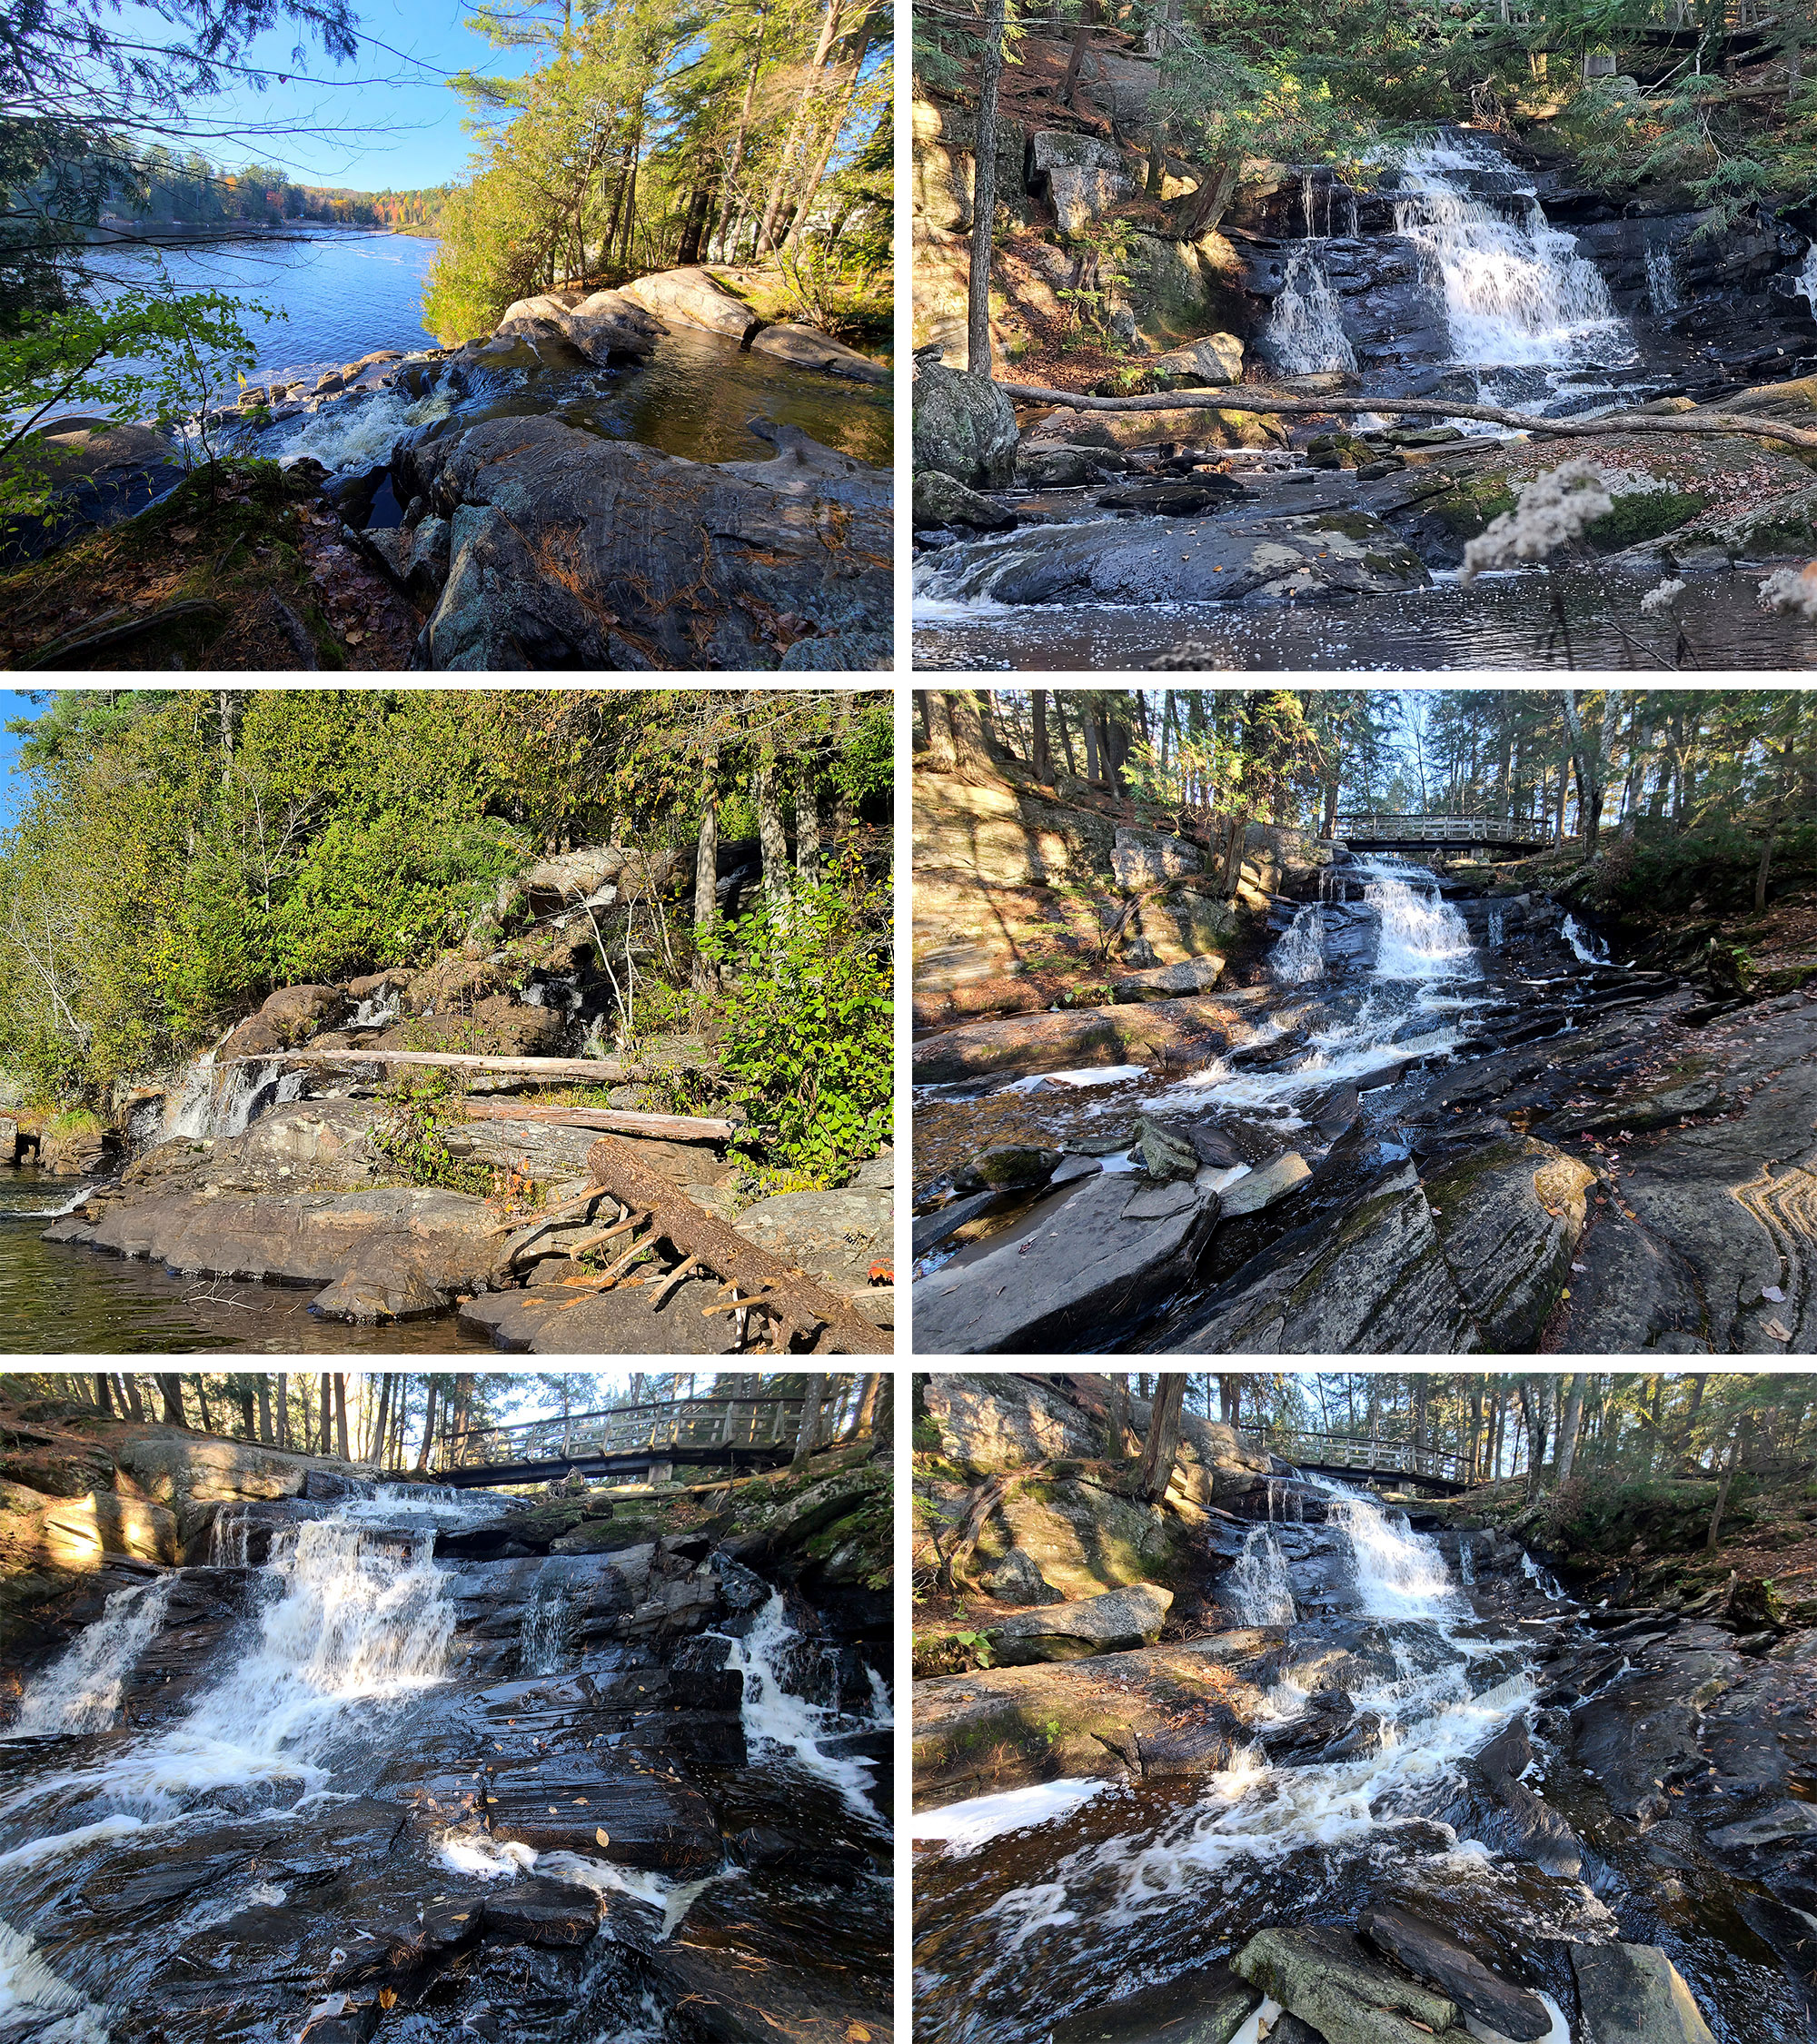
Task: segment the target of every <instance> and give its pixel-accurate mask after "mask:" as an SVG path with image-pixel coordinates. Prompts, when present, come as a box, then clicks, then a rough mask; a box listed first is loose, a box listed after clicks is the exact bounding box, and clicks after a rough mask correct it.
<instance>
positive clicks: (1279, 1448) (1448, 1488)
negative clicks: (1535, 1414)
mask: <svg viewBox="0 0 1817 2044" xmlns="http://www.w3.org/2000/svg"><path fill="white" fill-rule="evenodd" d="M1240 1438H1241V1439H1242V1440H1243V1441H1244V1443H1245V1444H1246V1445H1247V1446H1249V1447H1252V1448H1260V1449H1262V1450H1263V1451H1264V1452H1265V1453H1266V1454H1273V1455H1279V1456H1280V1458H1281V1460H1282V1461H1283V1462H1290V1463H1292V1464H1293V1465H1294V1467H1295V1468H1296V1469H1303V1470H1305V1471H1306V1473H1307V1474H1308V1475H1311V1476H1338V1477H1342V1478H1343V1479H1344V1480H1345V1482H1346V1483H1362V1484H1365V1485H1366V1486H1367V1487H1369V1488H1371V1489H1380V1490H1389V1489H1393V1490H1419V1491H1430V1492H1432V1493H1434V1494H1435V1495H1436V1496H1439V1497H1458V1496H1461V1495H1462V1494H1463V1493H1464V1492H1465V1491H1467V1490H1470V1489H1471V1488H1472V1487H1473V1485H1474V1479H1473V1478H1472V1476H1471V1474H1470V1464H1469V1460H1468V1458H1467V1457H1466V1456H1464V1455H1456V1454H1450V1453H1449V1452H1448V1451H1446V1450H1445V1449H1444V1448H1423V1447H1419V1446H1416V1445H1415V1444H1414V1443H1413V1442H1412V1441H1382V1440H1375V1441H1357V1440H1353V1439H1351V1438H1349V1437H1348V1436H1345V1435H1340V1434H1307V1433H1302V1432H1299V1431H1298V1430H1296V1429H1294V1428H1290V1427H1259V1428H1258V1427H1244V1428H1243V1429H1242V1430H1241V1434H1240Z"/></svg>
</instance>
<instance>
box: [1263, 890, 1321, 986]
mask: <svg viewBox="0 0 1817 2044" xmlns="http://www.w3.org/2000/svg"><path fill="white" fill-rule="evenodd" d="M1268 970H1269V971H1270V972H1271V973H1273V974H1274V976H1275V977H1276V979H1278V980H1279V981H1280V982H1281V983H1282V984H1283V985H1284V986H1287V987H1304V986H1306V984H1307V983H1308V982H1309V981H1311V980H1314V979H1323V978H1324V977H1325V916H1324V913H1323V911H1322V910H1321V909H1320V908H1319V905H1318V903H1317V902H1316V901H1314V902H1309V903H1307V905H1306V907H1305V908H1302V909H1300V910H1299V911H1298V912H1297V913H1296V915H1295V917H1294V919H1293V921H1292V922H1291V923H1290V924H1289V925H1288V926H1287V928H1286V933H1285V934H1284V935H1283V937H1282V938H1281V941H1280V942H1279V943H1278V944H1276V947H1275V948H1274V950H1273V951H1272V952H1270V953H1269V956H1268Z"/></svg>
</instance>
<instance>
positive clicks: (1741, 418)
mask: <svg viewBox="0 0 1817 2044" xmlns="http://www.w3.org/2000/svg"><path fill="white" fill-rule="evenodd" d="M997 387H998V390H999V391H1001V392H1003V394H1004V396H1005V397H1007V398H1011V399H1013V400H1014V401H1015V402H1017V403H1018V404H1058V405H1065V406H1066V407H1067V409H1068V410H1070V411H1074V412H1275V413H1283V414H1286V416H1288V417H1302V418H1303V417H1306V416H1309V415H1312V416H1316V415H1319V414H1322V413H1326V412H1395V413H1396V414H1397V415H1401V416H1406V417H1411V418H1415V419H1481V420H1483V421H1484V422H1487V423H1488V424H1490V425H1492V426H1509V427H1512V428H1513V429H1514V431H1515V432H1526V433H1544V434H1547V435H1550V436H1552V437H1554V438H1557V439H1576V440H1600V439H1601V438H1603V436H1604V434H1607V433H1675V434H1679V435H1683V434H1690V435H1692V436H1693V437H1695V438H1709V437H1710V436H1712V435H1714V434H1721V433H1743V434H1746V435H1748V436H1749V437H1751V438H1752V439H1754V440H1776V441H1781V442H1783V443H1784V444H1785V445H1786V446H1788V447H1817V431H1812V428H1810V427H1808V426H1788V425H1786V424H1784V423H1783V422H1782V421H1780V420H1777V419H1762V418H1759V417H1757V416H1755V415H1754V414H1753V413H1752V412H1610V413H1608V414H1607V415H1606V416H1605V417H1603V418H1600V419H1541V418H1538V417H1536V416H1535V415H1534V413H1533V412H1510V411H1509V410H1508V409H1507V408H1506V407H1505V406H1504V405H1499V404H1468V403H1465V402H1462V401H1455V400H1453V399H1450V398H1383V397H1367V398H1365V397H1355V396H1349V397H1346V396H1342V395H1340V394H1339V393H1337V392H1332V393H1331V395H1330V396H1328V397H1284V396H1282V395H1281V394H1280V393H1279V392H1275V391H1265V390H1250V389H1249V388H1248V387H1247V386H1246V385H1245V384H1241V383H1233V384H1231V385H1229V386H1228V387H1226V388H1225V389H1222V390H1210V391H1167V392H1161V393H1157V395H1156V396H1153V397H1120V398H1116V397H1110V398H1107V397H1087V395H1086V394H1085V393H1084V392H1082V391H1050V390H1048V389H1047V388H1046V386H1045V385H1043V384H1039V383H1002V382H999V383H998V386H997Z"/></svg>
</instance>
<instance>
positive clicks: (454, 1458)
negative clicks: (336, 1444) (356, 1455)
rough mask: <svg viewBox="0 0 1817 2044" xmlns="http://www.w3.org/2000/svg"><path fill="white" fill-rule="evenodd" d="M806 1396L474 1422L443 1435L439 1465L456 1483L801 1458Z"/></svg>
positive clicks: (482, 1485) (732, 1471)
mask: <svg viewBox="0 0 1817 2044" xmlns="http://www.w3.org/2000/svg"><path fill="white" fill-rule="evenodd" d="M805 1403H806V1401H805V1400H804V1399H801V1398H776V1397H764V1398H757V1397H752V1398H737V1397H730V1398H728V1397H714V1398H670V1399H662V1400H658V1401H655V1402H653V1403H650V1404H641V1405H615V1406H613V1407H611V1409H610V1410H609V1411H606V1412H600V1413H571V1414H569V1415H568V1417H567V1418H566V1419H561V1418H559V1417H558V1418H554V1419H535V1420H521V1421H520V1422H518V1424H515V1425H512V1426H485V1427H473V1428H470V1429H469V1430H468V1431H467V1432H465V1433H462V1434H452V1435H451V1436H450V1437H449V1439H448V1441H447V1442H446V1443H445V1444H443V1447H442V1454H441V1456H440V1459H439V1461H438V1464H437V1466H436V1467H435V1468H434V1469H433V1470H432V1472H431V1473H432V1476H433V1478H434V1480H435V1482H437V1483H448V1484H452V1486H453V1487H454V1488H455V1489H457V1490H487V1489H497V1488H501V1487H502V1486H504V1485H506V1484H510V1483H560V1482H561V1480H562V1479H563V1478H564V1477H566V1476H568V1475H570V1474H571V1473H576V1472H578V1473H580V1474H581V1475H582V1476H609V1477H613V1478H616V1479H617V1480H618V1481H620V1482H621V1483H623V1482H629V1481H630V1480H631V1479H633V1478H636V1477H642V1478H643V1479H644V1480H645V1481H646V1482H652V1483H666V1482H668V1481H669V1479H670V1477H671V1476H672V1475H673V1473H674V1472H675V1471H676V1470H677V1469H678V1468H686V1469H712V1470H720V1469H722V1470H724V1471H725V1472H726V1473H727V1474H728V1475H739V1474H742V1473H749V1472H750V1471H751V1470H755V1469H777V1468H780V1467H781V1466H782V1465H784V1464H787V1463H788V1462H789V1461H790V1460H792V1458H793V1456H794V1454H795V1441H796V1436H797V1434H799V1431H800V1426H801V1409H802V1406H803V1405H804V1404H805Z"/></svg>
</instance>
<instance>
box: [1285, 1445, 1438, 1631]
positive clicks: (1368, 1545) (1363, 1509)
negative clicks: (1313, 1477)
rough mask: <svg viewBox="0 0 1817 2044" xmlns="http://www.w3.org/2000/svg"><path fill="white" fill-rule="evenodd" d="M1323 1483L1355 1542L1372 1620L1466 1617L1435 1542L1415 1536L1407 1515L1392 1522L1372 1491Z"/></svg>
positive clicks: (1360, 1588) (1359, 1584) (1337, 1518)
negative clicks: (1372, 1494)
mask: <svg viewBox="0 0 1817 2044" xmlns="http://www.w3.org/2000/svg"><path fill="white" fill-rule="evenodd" d="M1319 1483H1320V1488H1321V1489H1323V1490H1324V1491H1326V1493H1327V1494H1328V1496H1329V1500H1330V1505H1329V1509H1330V1513H1331V1517H1332V1520H1333V1521H1334V1522H1335V1523H1336V1524H1337V1525H1338V1526H1340V1527H1341V1528H1342V1529H1343V1531H1344V1533H1345V1538H1346V1539H1347V1540H1348V1541H1349V1543H1350V1552H1351V1558H1352V1562H1353V1564H1354V1566H1355V1572H1356V1590H1357V1594H1358V1595H1359V1596H1360V1597H1361V1599H1362V1601H1363V1609H1364V1610H1365V1612H1367V1613H1368V1614H1369V1616H1370V1617H1371V1618H1385V1619H1408V1618H1442V1617H1445V1616H1454V1617H1462V1616H1464V1615H1465V1612H1464V1608H1463V1603H1462V1600H1461V1599H1460V1598H1459V1597H1458V1595H1457V1593H1456V1591H1455V1589H1454V1588H1453V1586H1452V1582H1451V1576H1450V1573H1449V1571H1447V1569H1446V1568H1445V1556H1444V1555H1443V1554H1442V1553H1440V1552H1439V1547H1438V1543H1437V1542H1436V1541H1435V1540H1433V1539H1432V1538H1431V1537H1430V1536H1429V1535H1427V1534H1425V1533H1415V1532H1414V1531H1413V1530H1412V1529H1411V1527H1409V1526H1408V1524H1407V1522H1406V1515H1405V1513H1397V1514H1395V1516H1394V1517H1393V1518H1391V1517H1390V1516H1389V1515H1388V1513H1386V1512H1385V1511H1384V1510H1383V1509H1382V1507H1381V1506H1380V1505H1379V1504H1378V1503H1376V1502H1375V1499H1374V1498H1373V1497H1371V1496H1370V1495H1369V1493H1367V1492H1366V1491H1359V1490H1354V1489H1352V1488H1351V1486H1350V1485H1349V1484H1347V1483H1338V1482H1337V1481H1336V1480H1335V1479H1334V1478H1330V1477H1325V1478H1321V1479H1320V1480H1319Z"/></svg>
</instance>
